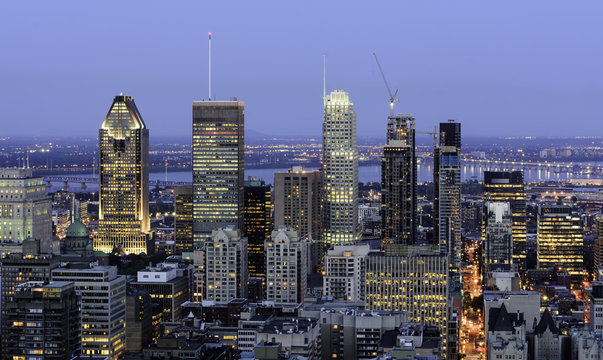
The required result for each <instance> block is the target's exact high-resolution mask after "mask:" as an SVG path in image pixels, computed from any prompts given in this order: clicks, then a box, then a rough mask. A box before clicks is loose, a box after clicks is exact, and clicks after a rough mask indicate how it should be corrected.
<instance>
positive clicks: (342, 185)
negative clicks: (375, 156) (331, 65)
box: [322, 90, 358, 247]
mask: <svg viewBox="0 0 603 360" xmlns="http://www.w3.org/2000/svg"><path fill="white" fill-rule="evenodd" d="M322 136H323V139H322V171H323V174H322V196H323V205H322V211H323V236H322V242H323V244H324V246H325V247H330V246H332V245H335V244H345V243H354V242H356V240H357V232H356V231H357V227H358V149H357V148H356V112H354V103H353V102H351V101H350V97H349V95H348V93H347V92H345V91H343V90H335V91H333V92H331V94H330V95H328V96H327V97H326V99H325V105H324V123H323V128H322Z"/></svg>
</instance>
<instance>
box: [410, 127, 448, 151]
mask: <svg viewBox="0 0 603 360" xmlns="http://www.w3.org/2000/svg"><path fill="white" fill-rule="evenodd" d="M415 133H417V134H428V135H433V146H434V147H435V146H436V145H437V144H438V135H440V139H441V142H444V137H445V136H446V133H444V132H438V131H437V130H436V127H435V125H434V126H433V131H417V130H415Z"/></svg>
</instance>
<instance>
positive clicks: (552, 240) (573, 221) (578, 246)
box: [537, 205, 584, 281]
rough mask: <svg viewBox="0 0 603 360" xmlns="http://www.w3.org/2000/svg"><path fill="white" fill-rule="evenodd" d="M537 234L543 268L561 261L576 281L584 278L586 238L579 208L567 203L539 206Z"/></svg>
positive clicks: (539, 264)
mask: <svg viewBox="0 0 603 360" xmlns="http://www.w3.org/2000/svg"><path fill="white" fill-rule="evenodd" d="M537 237H538V268H539V269H553V268H555V267H556V266H557V265H558V264H561V265H562V266H563V268H564V269H566V270H567V271H568V272H569V273H570V275H571V276H572V279H573V280H574V281H580V280H581V279H582V275H583V269H584V260H583V258H584V251H583V248H584V238H583V230H582V222H581V220H580V216H578V215H577V213H576V209H574V208H572V207H571V206H567V205H541V206H539V207H538V234H537Z"/></svg>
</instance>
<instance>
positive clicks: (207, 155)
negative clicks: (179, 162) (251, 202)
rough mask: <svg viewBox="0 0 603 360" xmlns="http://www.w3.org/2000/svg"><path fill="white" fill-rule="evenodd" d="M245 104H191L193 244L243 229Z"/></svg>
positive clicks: (216, 102)
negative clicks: (219, 231) (214, 233)
mask: <svg viewBox="0 0 603 360" xmlns="http://www.w3.org/2000/svg"><path fill="white" fill-rule="evenodd" d="M244 134H245V129H244V103H243V102H242V101H236V100H235V101H194V102H193V233H194V239H195V242H196V243H197V242H200V241H204V240H207V239H209V238H210V237H211V234H212V231H213V230H216V229H218V228H225V227H227V226H234V227H235V228H236V229H240V230H242V229H243V207H244V194H243V187H244V183H243V181H244V172H245V166H244V154H245V142H244Z"/></svg>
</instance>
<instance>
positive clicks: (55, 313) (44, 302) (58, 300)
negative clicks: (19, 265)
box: [2, 281, 81, 360]
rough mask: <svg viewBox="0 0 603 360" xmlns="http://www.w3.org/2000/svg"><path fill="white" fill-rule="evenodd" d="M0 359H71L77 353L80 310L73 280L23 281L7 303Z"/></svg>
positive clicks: (78, 350) (78, 353)
mask: <svg viewBox="0 0 603 360" xmlns="http://www.w3.org/2000/svg"><path fill="white" fill-rule="evenodd" d="M5 316H6V321H7V322H8V323H9V324H10V326H9V327H8V328H7V329H6V332H3V333H2V338H3V340H4V341H3V343H4V344H3V345H4V346H3V348H2V359H7V360H9V359H10V360H14V359H56V360H71V359H75V358H76V357H79V355H80V348H81V347H80V345H81V344H80V311H79V307H78V300H77V296H76V294H75V290H74V288H73V283H71V282H64V281H54V282H51V283H44V282H25V283H22V284H20V285H19V286H17V287H16V288H15V294H14V296H13V301H11V302H10V303H7V304H6V309H5Z"/></svg>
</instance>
